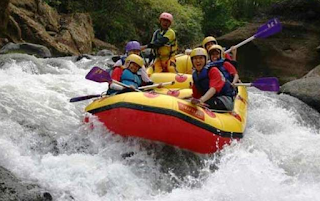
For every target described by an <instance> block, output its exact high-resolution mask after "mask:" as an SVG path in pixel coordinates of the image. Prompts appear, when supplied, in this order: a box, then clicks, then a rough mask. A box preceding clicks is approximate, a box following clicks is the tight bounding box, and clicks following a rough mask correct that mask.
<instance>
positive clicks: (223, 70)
mask: <svg viewBox="0 0 320 201" xmlns="http://www.w3.org/2000/svg"><path fill="white" fill-rule="evenodd" d="M224 62H226V60H225V59H220V60H218V61H212V62H210V63H208V64H207V66H208V67H213V66H215V67H217V68H218V69H219V70H220V72H221V73H222V74H223V76H224V77H225V78H226V80H228V81H229V82H231V83H232V81H233V78H234V76H232V75H231V74H230V73H229V72H228V71H227V69H226V68H225V67H224V66H223V65H224Z"/></svg>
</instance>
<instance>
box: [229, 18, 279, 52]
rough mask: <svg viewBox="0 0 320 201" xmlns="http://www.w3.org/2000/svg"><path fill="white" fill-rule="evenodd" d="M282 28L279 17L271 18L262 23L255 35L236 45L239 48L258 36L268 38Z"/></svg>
mask: <svg viewBox="0 0 320 201" xmlns="http://www.w3.org/2000/svg"><path fill="white" fill-rule="evenodd" d="M281 29H282V25H281V23H280V22H279V20H278V19H277V18H274V19H272V20H269V21H268V22H267V23H266V24H264V25H262V26H261V27H260V28H259V29H258V31H257V32H256V33H255V34H254V35H253V36H251V37H250V38H248V39H246V40H244V41H242V42H241V43H239V44H237V45H235V46H234V47H235V48H238V47H240V46H242V45H244V44H246V43H248V42H250V41H252V40H254V39H256V38H267V37H269V36H271V35H273V34H275V33H278V32H279V31H281ZM230 51H231V48H230V49H228V50H226V51H225V53H228V52H230Z"/></svg>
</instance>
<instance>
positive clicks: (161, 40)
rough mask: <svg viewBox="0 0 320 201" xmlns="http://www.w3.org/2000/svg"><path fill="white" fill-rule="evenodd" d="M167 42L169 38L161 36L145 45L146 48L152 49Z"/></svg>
mask: <svg viewBox="0 0 320 201" xmlns="http://www.w3.org/2000/svg"><path fill="white" fill-rule="evenodd" d="M167 42H169V38H167V37H163V36H161V37H160V38H158V39H157V40H155V41H153V42H151V43H149V44H148V45H147V48H153V49H155V48H159V47H162V46H164V45H165V44H166V43H167Z"/></svg>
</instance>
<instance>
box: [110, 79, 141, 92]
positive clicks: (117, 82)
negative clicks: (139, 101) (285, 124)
mask: <svg viewBox="0 0 320 201" xmlns="http://www.w3.org/2000/svg"><path fill="white" fill-rule="evenodd" d="M112 82H114V83H116V84H118V85H120V86H123V87H125V88H130V89H133V90H135V91H137V92H141V90H139V89H136V88H131V87H130V86H129V85H126V84H123V83H122V82H119V81H117V80H114V79H112Z"/></svg>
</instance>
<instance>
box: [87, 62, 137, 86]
mask: <svg viewBox="0 0 320 201" xmlns="http://www.w3.org/2000/svg"><path fill="white" fill-rule="evenodd" d="M86 79H88V80H91V81H95V82H108V83H109V84H111V83H112V82H114V83H116V84H118V85H120V86H123V87H125V88H131V89H133V90H135V91H139V92H141V90H139V89H136V88H133V87H131V86H129V85H126V84H123V83H122V82H118V81H117V80H113V79H112V78H111V76H110V74H109V73H108V72H107V71H105V70H103V69H102V68H100V67H98V66H95V67H93V68H92V69H91V70H90V71H89V73H88V74H87V75H86Z"/></svg>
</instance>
